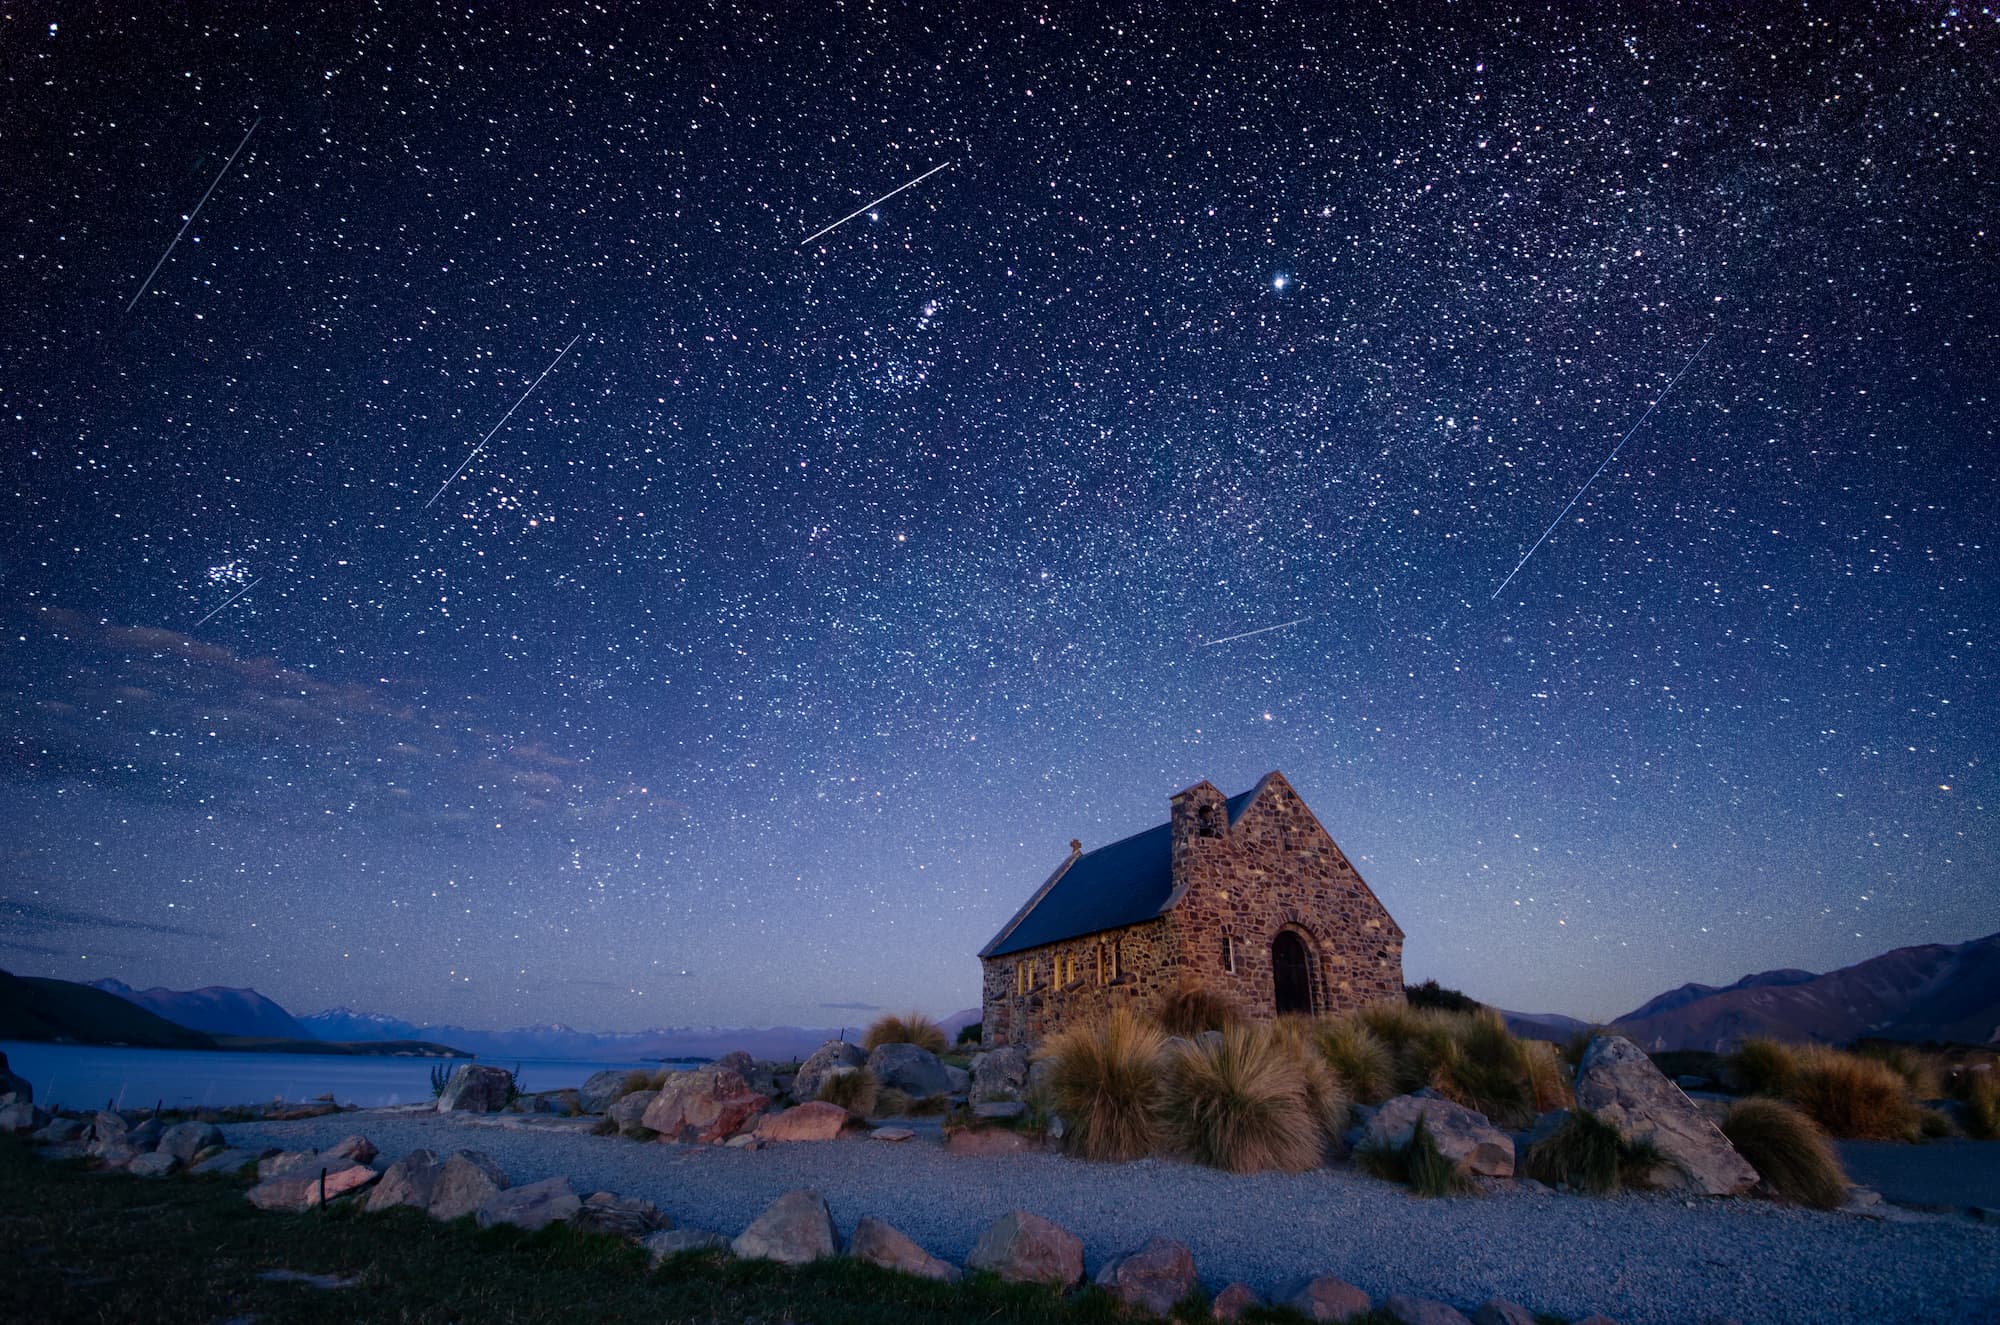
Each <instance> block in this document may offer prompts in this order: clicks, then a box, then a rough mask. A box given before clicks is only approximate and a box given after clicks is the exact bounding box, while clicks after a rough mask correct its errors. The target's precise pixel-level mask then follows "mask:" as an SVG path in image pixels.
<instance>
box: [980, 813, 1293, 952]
mask: <svg viewBox="0 0 2000 1325" xmlns="http://www.w3.org/2000/svg"><path fill="white" fill-rule="evenodd" d="M1257 785H1258V786H1262V785H1263V783H1261V782H1260V783H1258V784H1257ZM1256 794H1257V787H1252V788H1251V789H1250V790H1248V791H1246V792H1244V793H1242V794H1241V795H1239V796H1232V797H1230V798H1229V801H1228V805H1229V822H1230V823H1232V824H1233V823H1235V822H1236V819H1237V816H1238V815H1240V814H1242V813H1243V807H1244V806H1246V805H1248V804H1249V803H1250V798H1251V797H1253V796H1255V795H1256ZM1172 827H1173V822H1172V820H1169V821H1168V822H1166V823H1163V824H1161V825H1160V826H1159V827H1157V828H1148V829H1147V830H1146V831H1145V832H1143V833H1134V834H1133V835H1132V836H1130V837H1127V838H1124V839H1121V840H1120V841H1117V842H1113V843H1110V844H1109V845H1107V846H1101V847H1099V848H1097V850H1095V851H1086V852H1084V853H1083V854H1082V855H1080V856H1074V857H1071V858H1070V859H1069V860H1068V861H1066V862H1065V863H1064V864H1063V865H1060V866H1058V867H1057V869H1056V872H1055V874H1054V875H1052V876H1051V877H1050V879H1049V881H1048V882H1047V883H1045V884H1043V885H1042V890H1041V891H1040V892H1039V893H1038V894H1036V895H1035V896H1034V897H1033V898H1031V899H1029V902H1028V904H1027V905H1026V906H1025V907H1023V908H1022V909H1021V913H1020V914H1019V915H1017V916H1015V917H1014V919H1013V920H1011V921H1009V922H1008V924H1007V927H1006V928H1004V929H1002V930H1001V931H1000V932H999V933H998V934H996V935H994V937H993V941H992V942H991V943H989V944H987V945H986V946H985V947H984V948H982V949H980V952H979V955H980V956H981V957H982V958H985V957H1004V956H1006V955H1007V954H1008V953H1010V952H1021V951H1023V950H1025V949H1028V948H1039V947H1040V946H1042V945H1043V944H1044V943H1059V942H1061V941H1062V940H1063V939H1074V938H1081V937H1083V936H1084V935H1085V934H1096V933H1098V932H1100V931H1102V930H1107V929H1118V928H1120V927H1121V926H1124V925H1136V924H1138V923H1139V922H1140V921H1141V920H1151V919H1152V918H1153V917H1154V916H1157V915H1159V914H1161V913H1162V912H1163V911H1165V910H1166V909H1167V902H1168V901H1169V900H1170V899H1171V898H1172V897H1173V895H1174V870H1173V840H1172V836H1171V829H1172Z"/></svg>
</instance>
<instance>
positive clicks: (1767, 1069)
mask: <svg viewBox="0 0 2000 1325" xmlns="http://www.w3.org/2000/svg"><path fill="white" fill-rule="evenodd" d="M1728 1071H1729V1078H1730V1080H1731V1081H1733V1082H1734V1083H1735V1084H1736V1088H1737V1089H1738V1090H1740V1091H1742V1092H1743V1093H1744V1094H1745V1095H1778V1096H1784V1095H1789V1094H1790V1093H1791V1090H1792V1086H1793V1084H1794V1083H1795V1082H1796V1081H1797V1080H1798V1075H1799V1056H1798V1054H1797V1052H1795V1051H1794V1050H1793V1049H1792V1048H1791V1047H1790V1046H1789V1045H1783V1044H1779V1043H1778V1042H1777V1041H1776V1040H1773V1039H1771V1038H1770V1037H1768V1036H1764V1035H1753V1036H1751V1037H1750V1038H1749V1039H1747V1040H1745V1041H1744V1042H1743V1043H1742V1044H1740V1045H1738V1046H1737V1048H1736V1052H1735V1053H1733V1054H1731V1055H1729V1059H1728Z"/></svg>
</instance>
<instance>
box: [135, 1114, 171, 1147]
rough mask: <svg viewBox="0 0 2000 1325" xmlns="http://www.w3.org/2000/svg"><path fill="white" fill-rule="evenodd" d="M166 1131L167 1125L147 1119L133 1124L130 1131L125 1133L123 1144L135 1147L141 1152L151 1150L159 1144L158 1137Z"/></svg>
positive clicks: (155, 1119) (153, 1119) (154, 1119)
mask: <svg viewBox="0 0 2000 1325" xmlns="http://www.w3.org/2000/svg"><path fill="white" fill-rule="evenodd" d="M166 1130H167V1125H166V1124H165V1123H163V1122H161V1121H160V1120H159V1119H158V1118H147V1119H146V1120H144V1121H143V1122H139V1123H134V1124H133V1125H132V1129H131V1130H130V1131H128V1132H126V1133H125V1144H126V1145H128V1146H137V1147H138V1148H139V1149H141V1150H151V1149H152V1148H153V1147H155V1146H157V1145H159V1144H160V1137H161V1136H162V1135H163V1134H164V1133H165V1132H166Z"/></svg>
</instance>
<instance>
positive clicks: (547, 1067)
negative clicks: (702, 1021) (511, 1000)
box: [0, 1040, 686, 1109]
mask: <svg viewBox="0 0 2000 1325" xmlns="http://www.w3.org/2000/svg"><path fill="white" fill-rule="evenodd" d="M0 1052H4V1053H5V1054H6V1055H7V1061H8V1064H9V1065H10V1066H11V1067H12V1068H13V1070H14V1071H15V1073H16V1074H18V1075H20V1076H24V1077H26V1078H27V1079H28V1080H29V1082H30V1083H32V1084H33V1086H34V1088H35V1103H37V1104H39V1105H41V1106H42V1107H43V1108H45V1109H46V1108H56V1107H61V1108H70V1109H101V1108H103V1107H104V1102H105V1101H106V1100H110V1101H112V1102H113V1103H114V1105H115V1106H116V1107H118V1108H121V1109H137V1108H151V1107H152V1105H153V1104H154V1103H155V1102H156V1101H157V1102H161V1103H163V1104H164V1105H165V1107H167V1108H170V1109H173V1108H180V1109H192V1108H198V1107H201V1106H204V1105H206V1106H208V1107H211V1108H218V1109H223V1108H228V1107H230V1106H231V1105H238V1104H268V1103H270V1102H271V1101H272V1100H274V1099H284V1100H287V1101H299V1100H310V1099H314V1098H316V1097H318V1096H320V1095H325V1094H328V1093H331V1094H332V1095H333V1097H334V1099H335V1100H337V1101H339V1102H340V1103H342V1104H358V1105H360V1106H362V1107H363V1108H373V1107H377V1106H380V1105H384V1104H412V1103H416V1102H418V1101H422V1100H427V1099H429V1098H431V1068H432V1067H434V1066H437V1065H439V1064H440V1063H443V1064H445V1065H446V1066H449V1067H453V1068H456V1067H457V1066H458V1065H459V1064H461V1063H464V1062H466V1061H467V1060H466V1059H463V1058H457V1059H436V1058H386V1057H384V1058H375V1057H363V1056H359V1055H354V1056H344V1055H337V1054H240V1053H226V1052H217V1053H202V1052H197V1051H193V1050H187V1049H114V1048H104V1047H100V1046H96V1045H85V1044H36V1043H30V1042H28V1041H25V1040H0ZM478 1061H481V1062H486V1063H490V1064H491V1065H492V1066H495V1067H504V1068H509V1069H511V1068H513V1067H515V1066H516V1065H517V1064H518V1065H519V1067H520V1073H521V1089H522V1090H526V1091H535V1090H559V1089H561V1088H562V1087H564V1086H580V1085H582V1084H583V1081H584V1078H585V1077H588V1076H589V1075H590V1074H591V1073H592V1072H601V1071H603V1070H604V1069H606V1068H614V1067H621V1068H643V1069H647V1070H652V1069H657V1068H659V1067H662V1066H667V1067H675V1066H685V1065H686V1064H675V1063H668V1064H661V1063H658V1062H641V1061H639V1060H636V1059H633V1060H628V1061H623V1062H597V1061H591V1062H583V1061H580V1060H576V1059H566V1058H518V1059H516V1058H504V1059H481V1060H478Z"/></svg>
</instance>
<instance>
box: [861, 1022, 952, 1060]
mask: <svg viewBox="0 0 2000 1325" xmlns="http://www.w3.org/2000/svg"><path fill="white" fill-rule="evenodd" d="M885 1044H914V1045H916V1046H917V1048H919V1049H924V1050H928V1051H929V1052H931V1053H934V1054H941V1053H943V1052H944V1051H945V1050H947V1049H949V1048H951V1045H950V1044H948V1043H947V1042H946V1041H945V1038H944V1028H943V1027H941V1026H939V1025H938V1024H937V1023H936V1022H934V1021H932V1020H931V1019H930V1018H929V1017H926V1016H925V1015H924V1014H923V1013H921V1012H906V1013H903V1014H901V1015H900V1016H899V1015H897V1014H895V1013H890V1014H889V1015H887V1016H883V1017H877V1018H876V1019H875V1020H874V1022H872V1023H871V1024H870V1025H869V1027H868V1033H867V1034H866V1035H864V1036H863V1037H862V1039H861V1047H862V1048H863V1049H866V1050H867V1051H868V1052H870V1053H873V1052H874V1051H875V1050H877V1049H879V1048H881V1047H882V1046H883V1045H885Z"/></svg>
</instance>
